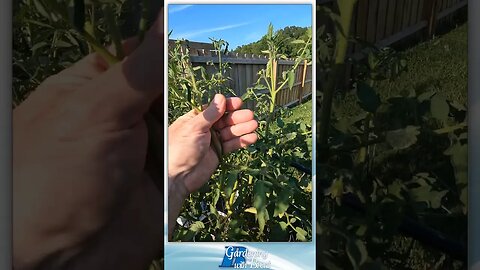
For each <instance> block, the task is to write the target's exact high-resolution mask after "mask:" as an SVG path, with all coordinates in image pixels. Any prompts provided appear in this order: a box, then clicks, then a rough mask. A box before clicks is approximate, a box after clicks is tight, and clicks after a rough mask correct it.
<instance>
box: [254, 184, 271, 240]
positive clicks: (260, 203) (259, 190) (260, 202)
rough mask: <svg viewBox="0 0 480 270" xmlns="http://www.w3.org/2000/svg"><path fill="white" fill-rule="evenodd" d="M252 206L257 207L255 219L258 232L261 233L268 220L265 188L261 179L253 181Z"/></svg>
mask: <svg viewBox="0 0 480 270" xmlns="http://www.w3.org/2000/svg"><path fill="white" fill-rule="evenodd" d="M253 193H254V196H253V207H255V209H257V220H258V227H259V230H260V233H263V230H264V229H265V224H266V222H267V220H268V212H267V209H266V206H267V196H266V188H265V184H264V182H263V181H257V182H255V184H254V186H253Z"/></svg>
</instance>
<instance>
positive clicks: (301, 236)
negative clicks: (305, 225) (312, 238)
mask: <svg viewBox="0 0 480 270" xmlns="http://www.w3.org/2000/svg"><path fill="white" fill-rule="evenodd" d="M295 231H296V232H297V240H299V241H306V240H307V238H306V236H307V232H306V231H305V230H304V229H302V228H300V227H295Z"/></svg>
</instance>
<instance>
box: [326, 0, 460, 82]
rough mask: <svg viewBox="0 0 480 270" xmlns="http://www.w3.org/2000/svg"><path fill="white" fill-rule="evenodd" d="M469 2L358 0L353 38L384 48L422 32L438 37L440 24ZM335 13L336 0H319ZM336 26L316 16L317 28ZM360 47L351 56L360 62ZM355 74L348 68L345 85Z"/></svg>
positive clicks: (353, 48)
mask: <svg viewBox="0 0 480 270" xmlns="http://www.w3.org/2000/svg"><path fill="white" fill-rule="evenodd" d="M467 4H468V0H358V2H357V5H356V8H355V11H354V14H353V19H352V27H351V33H350V34H351V35H352V36H354V37H356V38H357V39H359V40H363V41H367V42H369V43H372V44H375V45H376V46H377V47H379V48H382V47H386V46H391V45H392V44H394V43H397V42H399V41H402V40H404V39H407V38H409V37H411V36H413V35H414V34H418V33H422V34H424V36H425V37H426V38H430V37H431V36H432V35H433V34H435V30H436V26H437V25H438V24H439V22H442V21H445V20H450V19H451V18H452V17H453V16H454V15H455V14H456V13H457V12H458V11H459V10H460V9H461V8H463V7H466V6H467ZM317 5H325V6H327V7H329V8H332V9H333V10H336V9H337V7H336V1H335V0H317ZM324 24H326V25H327V26H328V27H329V28H330V31H332V30H333V26H332V25H331V24H330V23H329V22H328V20H327V19H326V18H318V17H317V27H319V26H320V25H324ZM360 50H361V47H360V45H351V46H350V47H349V49H348V54H349V55H350V56H352V57H353V58H355V59H357V60H359V59H360V58H361V57H362V56H363V54H362V53H361V51H360ZM352 72H355V71H354V70H353V69H352V67H351V66H347V69H346V74H345V75H346V82H347V84H348V79H349V78H350V76H351V74H352Z"/></svg>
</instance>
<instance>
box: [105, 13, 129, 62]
mask: <svg viewBox="0 0 480 270" xmlns="http://www.w3.org/2000/svg"><path fill="white" fill-rule="evenodd" d="M103 12H104V14H105V21H106V23H107V27H108V31H109V32H110V36H111V38H112V41H113V44H114V45H115V51H116V55H117V58H118V59H123V58H124V57H125V53H124V52H123V45H122V34H121V33H120V29H119V28H118V24H117V19H116V18H115V12H114V10H113V7H112V5H106V6H105V8H104V9H103Z"/></svg>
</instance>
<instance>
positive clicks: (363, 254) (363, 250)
mask: <svg viewBox="0 0 480 270" xmlns="http://www.w3.org/2000/svg"><path fill="white" fill-rule="evenodd" d="M346 251H347V255H348V258H349V259H350V262H351V263H352V265H353V267H354V269H358V268H359V267H360V266H361V265H362V264H364V263H365V262H366V261H367V259H368V252H367V247H366V246H365V244H364V243H363V242H362V241H360V240H358V239H357V240H349V241H348V242H347V246H346Z"/></svg>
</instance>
